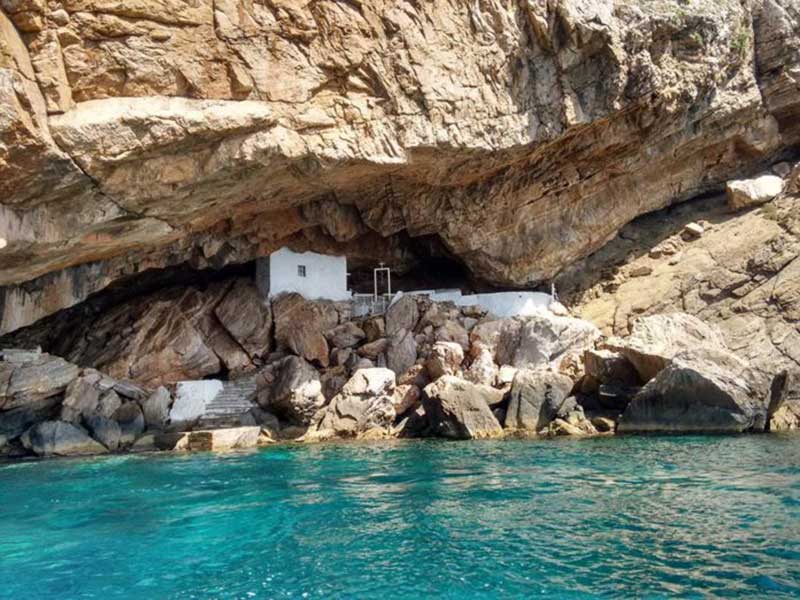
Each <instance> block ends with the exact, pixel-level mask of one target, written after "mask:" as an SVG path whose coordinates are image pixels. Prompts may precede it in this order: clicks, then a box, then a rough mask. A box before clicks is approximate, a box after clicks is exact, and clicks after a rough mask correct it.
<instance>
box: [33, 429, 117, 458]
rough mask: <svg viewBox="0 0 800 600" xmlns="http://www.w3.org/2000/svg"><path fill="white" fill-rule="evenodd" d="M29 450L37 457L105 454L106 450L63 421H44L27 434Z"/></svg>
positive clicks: (85, 434) (81, 430)
mask: <svg viewBox="0 0 800 600" xmlns="http://www.w3.org/2000/svg"><path fill="white" fill-rule="evenodd" d="M27 438H28V442H29V444H30V448H31V450H33V451H34V452H35V453H36V454H38V455H39V456H85V455H90V454H105V453H107V452H108V448H106V447H105V446H103V444H101V443H100V442H98V441H96V440H93V439H92V438H91V437H89V434H87V433H86V431H84V430H83V429H82V428H81V427H78V426H77V425H73V424H72V423H65V422H64V421H44V422H43V423H39V424H38V425H35V426H34V427H33V428H32V429H31V430H30V431H29V432H28V433H27Z"/></svg>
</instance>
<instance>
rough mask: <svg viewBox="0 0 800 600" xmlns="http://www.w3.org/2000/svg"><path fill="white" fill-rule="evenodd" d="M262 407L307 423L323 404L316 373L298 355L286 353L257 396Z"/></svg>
mask: <svg viewBox="0 0 800 600" xmlns="http://www.w3.org/2000/svg"><path fill="white" fill-rule="evenodd" d="M258 402H259V404H260V405H261V407H262V408H264V409H266V410H270V411H272V412H274V413H275V414H276V415H278V416H279V417H281V418H282V419H285V420H287V421H289V422H290V423H292V424H296V425H308V424H310V423H311V421H312V419H313V417H314V415H315V414H316V412H317V411H318V410H319V409H320V408H322V406H324V405H325V402H326V400H325V396H324V395H323V393H322V383H321V382H320V378H319V373H318V372H317V370H316V369H315V368H314V367H313V366H311V365H310V364H309V363H308V362H306V361H305V360H303V359H302V358H300V357H298V356H288V357H286V358H285V359H283V360H282V361H281V362H280V363H279V364H278V365H277V371H276V378H275V381H274V383H273V384H272V385H271V386H270V387H269V388H267V389H265V390H262V391H261V392H260V393H259V396H258Z"/></svg>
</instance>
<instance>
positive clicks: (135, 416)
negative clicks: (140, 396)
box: [111, 401, 145, 446]
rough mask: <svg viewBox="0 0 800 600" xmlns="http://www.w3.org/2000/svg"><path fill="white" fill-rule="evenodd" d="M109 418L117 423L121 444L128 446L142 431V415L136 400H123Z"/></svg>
mask: <svg viewBox="0 0 800 600" xmlns="http://www.w3.org/2000/svg"><path fill="white" fill-rule="evenodd" d="M111 418H112V419H114V420H115V421H116V422H117V423H119V428H120V439H119V443H120V445H121V446H130V445H131V444H133V442H135V441H136V438H138V437H139V436H140V435H141V434H142V432H144V427H145V423H144V415H143V414H142V409H141V408H140V407H139V404H138V403H137V402H133V401H130V402H125V403H124V404H123V405H122V406H120V407H119V408H118V409H117V410H116V411H114V414H113V415H112V417H111Z"/></svg>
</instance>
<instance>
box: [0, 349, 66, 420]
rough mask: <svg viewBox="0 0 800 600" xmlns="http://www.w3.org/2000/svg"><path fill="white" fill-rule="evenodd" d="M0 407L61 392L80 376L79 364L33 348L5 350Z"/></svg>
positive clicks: (0, 370)
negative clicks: (29, 349) (76, 364)
mask: <svg viewBox="0 0 800 600" xmlns="http://www.w3.org/2000/svg"><path fill="white" fill-rule="evenodd" d="M3 356H4V357H5V358H4V362H2V363H0V409H2V410H12V409H14V408H18V407H20V406H25V405H26V404H30V403H36V402H38V401H39V400H43V399H45V398H49V397H51V396H55V395H57V394H60V393H62V392H63V391H64V390H65V389H66V387H67V385H69V383H70V382H71V381H72V380H74V379H75V378H76V377H78V372H79V369H78V367H77V366H75V365H73V364H72V363H69V362H67V361H65V360H64V359H62V358H58V357H57V356H50V355H49V354H43V353H39V352H32V351H14V350H4V351H3Z"/></svg>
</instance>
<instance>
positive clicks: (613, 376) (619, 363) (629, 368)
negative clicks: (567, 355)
mask: <svg viewBox="0 0 800 600" xmlns="http://www.w3.org/2000/svg"><path fill="white" fill-rule="evenodd" d="M583 365H584V370H585V371H586V374H587V375H591V376H592V377H594V378H595V379H596V380H597V381H598V382H600V383H613V384H620V385H627V386H633V385H637V384H638V383H639V376H638V374H637V373H636V369H635V368H634V367H633V364H632V363H631V362H630V361H629V360H628V359H627V358H625V357H624V356H623V355H622V354H620V353H619V352H612V351H611V350H587V351H586V352H584V353H583Z"/></svg>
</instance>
